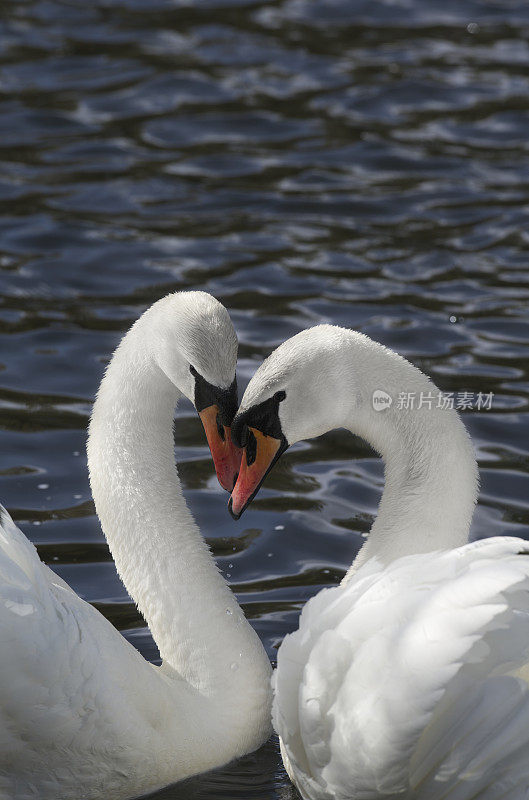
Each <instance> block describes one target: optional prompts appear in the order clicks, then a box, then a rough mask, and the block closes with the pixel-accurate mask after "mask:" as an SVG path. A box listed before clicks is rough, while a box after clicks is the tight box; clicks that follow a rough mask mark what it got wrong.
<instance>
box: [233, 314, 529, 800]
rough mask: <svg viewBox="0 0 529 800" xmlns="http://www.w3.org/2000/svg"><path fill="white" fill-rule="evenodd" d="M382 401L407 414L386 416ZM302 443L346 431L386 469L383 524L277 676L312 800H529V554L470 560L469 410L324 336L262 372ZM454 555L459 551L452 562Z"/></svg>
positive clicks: (375, 350)
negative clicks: (441, 402)
mask: <svg viewBox="0 0 529 800" xmlns="http://www.w3.org/2000/svg"><path fill="white" fill-rule="evenodd" d="M377 390H379V391H380V390H382V391H383V392H386V393H387V394H388V395H389V396H390V397H391V398H392V400H393V402H392V404H391V405H390V406H388V405H386V406H385V407H384V410H382V411H380V410H379V409H378V408H377V407H375V406H374V404H373V403H372V398H373V395H374V393H375V392H376V391H377ZM278 391H281V392H282V394H284V395H285V397H284V400H283V401H281V402H280V404H279V421H280V423H281V429H282V433H283V435H284V436H285V437H286V439H287V441H288V442H289V443H290V444H292V443H294V442H295V441H298V440H299V439H302V438H310V437H312V436H316V435H319V434H321V433H323V432H325V431H327V430H330V429H331V428H334V427H343V428H347V429H349V430H351V431H352V432H353V433H356V434H357V435H359V436H361V437H362V438H364V439H366V440H367V441H368V442H370V443H371V444H372V446H373V447H375V448H376V449H377V450H378V452H379V453H380V454H381V455H382V456H383V458H384V461H385V477H386V481H385V488H384V494H383V496H382V499H381V502H380V506H379V511H378V516H377V518H376V520H375V522H374V524H373V527H372V529H371V531H370V533H369V536H368V539H367V542H366V543H365V544H364V546H363V548H362V550H361V551H360V553H359V555H358V556H357V558H356V559H355V561H354V562H353V565H352V567H351V568H350V570H349V572H348V574H347V575H346V577H345V579H344V581H343V582H342V584H341V585H340V586H338V587H336V588H333V589H326V590H323V591H322V592H320V593H319V594H318V595H317V596H316V597H314V598H313V599H312V600H310V601H309V602H308V603H307V605H306V606H305V608H304V609H303V612H302V614H301V619H300V624H299V630H297V631H296V632H295V633H293V634H291V635H290V636H287V637H286V638H285V640H284V641H283V643H282V645H281V647H280V649H279V652H278V666H277V670H276V672H275V673H274V676H273V679H272V680H273V688H274V701H273V723H274V727H275V729H276V731H277V733H278V734H279V737H280V743H281V753H282V756H283V761H284V764H285V767H286V769H287V772H288V774H289V776H290V777H291V779H292V780H293V782H294V783H295V784H296V785H297V787H298V788H299V790H300V792H301V794H302V795H303V797H305V798H307V799H308V800H331V799H332V800H375V799H376V798H379V799H381V798H402V799H403V798H406V800H472V799H473V798H480V800H501V798H509V800H522V798H523V799H524V800H527V798H529V758H528V757H527V753H528V752H529V691H528V682H529V666H528V664H529V554H528V553H529V546H528V545H527V544H526V543H525V542H523V541H521V540H518V539H507V538H495V539H489V540H486V541H480V542H477V543H475V544H467V545H465V541H466V540H467V538H468V530H469V524H470V520H471V517H472V512H473V508H474V504H475V500H476V493H477V467H476V463H475V459H474V455H473V451H472V446H471V443H470V440H469V437H468V434H467V433H466V430H465V428H464V426H463V425H462V423H461V421H460V420H459V418H458V415H457V414H456V412H455V411H453V410H450V409H443V408H439V407H437V404H436V401H435V399H434V401H433V405H432V403H431V402H430V405H429V406H428V405H425V406H424V407H422V408H418V407H417V405H416V406H415V408H413V409H408V410H406V409H404V408H399V405H398V397H399V395H400V393H401V392H402V393H403V394H404V395H407V394H413V395H414V396H415V397H416V398H417V403H418V400H419V397H420V396H421V395H422V396H429V397H432V396H433V397H434V398H435V387H434V386H433V384H432V383H431V382H430V381H429V380H428V379H427V378H426V377H425V376H424V375H423V374H422V373H421V372H420V371H419V370H418V369H416V368H415V367H413V366H412V365H411V364H409V363H408V362H406V361H405V360H404V359H402V358H400V357H399V356H397V355H396V354H395V353H392V352H391V351H389V350H387V349H386V348H384V347H382V346H381V345H378V344H377V343H375V342H372V341H371V340H370V339H368V338H367V337H366V336H362V335H361V334H357V333H355V332H353V331H348V330H345V329H342V328H334V327H332V326H328V325H323V326H318V327H316V328H312V329H310V330H307V331H303V332H302V333H300V334H298V335H297V336H295V337H293V338H292V339H290V340H288V341H287V342H285V343H284V344H283V345H281V346H280V347H279V348H278V349H277V350H276V351H274V353H272V355H271V356H270V357H269V358H268V359H267V361H266V362H265V363H264V364H263V366H262V367H261V368H260V369H259V370H258V371H257V372H256V374H255V375H254V377H253V378H252V380H251V381H250V384H249V385H248V388H247V391H246V393H245V395H244V398H243V401H242V403H241V410H242V411H244V412H246V413H248V412H249V411H250V410H251V407H252V405H254V404H259V403H262V402H263V401H265V400H267V399H268V398H269V397H270V396H272V395H273V394H274V393H275V392H278ZM453 548H455V549H453Z"/></svg>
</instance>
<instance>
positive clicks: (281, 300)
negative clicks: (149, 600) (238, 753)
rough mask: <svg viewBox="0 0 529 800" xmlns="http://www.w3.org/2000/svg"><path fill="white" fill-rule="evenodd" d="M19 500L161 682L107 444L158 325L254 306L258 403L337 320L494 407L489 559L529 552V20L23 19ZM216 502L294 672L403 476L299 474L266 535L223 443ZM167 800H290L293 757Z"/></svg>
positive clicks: (6, 12) (15, 37) (8, 104)
mask: <svg viewBox="0 0 529 800" xmlns="http://www.w3.org/2000/svg"><path fill="white" fill-rule="evenodd" d="M0 15H1V19H0V36H1V43H2V47H1V63H0V98H1V113H0V161H1V164H0V203H1V206H2V212H3V215H2V219H1V222H0V226H1V232H0V303H1V305H0V337H1V343H0V386H1V388H0V425H1V428H2V430H1V436H0V442H1V444H0V498H1V499H2V500H3V502H4V503H5V505H6V506H7V507H8V508H9V509H10V511H11V512H12V513H13V516H14V517H15V519H16V520H17V522H18V524H19V525H20V526H21V528H22V529H23V530H24V531H25V532H26V533H27V535H28V536H29V537H30V538H31V539H32V540H33V541H34V542H35V543H36V544H37V546H38V548H39V552H40V555H41V557H42V558H43V559H44V560H45V561H46V562H48V563H49V564H50V565H51V566H52V567H53V568H54V569H55V570H56V571H57V572H58V573H59V574H60V575H61V576H62V577H64V578H65V579H66V580H67V581H69V582H70V584H71V585H72V586H73V587H74V589H75V590H76V591H77V592H78V593H79V594H80V595H81V596H82V597H84V598H86V599H87V600H89V601H90V602H92V603H93V604H94V605H95V606H96V607H97V608H99V609H100V610H101V611H102V613H103V614H105V615H106V616H107V617H108V618H109V619H110V620H111V621H112V622H113V623H114V624H115V625H116V626H117V627H118V628H120V630H122V631H123V633H124V635H125V636H126V637H127V638H128V639H129V640H130V641H131V642H133V643H134V644H135V645H136V646H137V647H138V648H139V649H140V651H141V652H142V653H143V654H144V655H145V656H146V657H147V658H149V659H152V660H156V658H157V651H156V647H155V645H154V643H153V641H152V639H151V638H150V635H149V633H148V631H147V630H146V628H145V627H144V623H143V622H142V620H141V619H140V617H139V616H138V614H137V612H136V610H135V608H134V606H133V604H132V603H131V601H130V599H129V598H128V596H127V594H126V592H125V590H124V588H123V586H122V585H121V583H120V581H119V580H118V578H117V576H116V572H115V569H114V566H113V563H112V561H111V559H110V555H109V552H108V549H107V547H106V544H105V541H104V538H103V536H102V534H101V531H100V528H99V524H98V521H97V519H96V517H95V515H94V509H93V505H92V502H91V499H90V492H89V487H88V481H87V475H86V459H85V453H84V447H85V430H86V425H87V420H88V414H89V412H90V407H91V403H92V400H93V397H94V393H95V391H96V389H97V386H98V382H99V380H100V378H101V375H102V372H103V369H104V365H105V363H106V362H107V360H108V358H109V356H110V354H111V352H112V350H113V348H114V347H115V345H116V343H117V342H118V340H119V338H120V336H121V335H122V333H123V332H124V331H125V330H126V329H127V328H128V326H129V325H130V324H131V322H132V321H133V320H134V319H135V318H136V317H137V316H138V315H139V314H140V313H141V312H142V311H143V310H144V309H145V308H146V306H147V305H148V304H150V303H151V302H152V301H154V300H156V299H157V298H159V297H160V296H162V295H163V294H165V293H167V292H169V291H174V290H177V289H188V288H203V289H206V290H208V291H210V292H212V293H213V294H215V295H216V296H217V297H218V298H219V299H220V300H221V301H222V302H223V303H224V304H225V305H226V306H227V307H228V308H229V310H230V313H231V315H232V318H233V321H234V323H235V326H236V328H237V331H238V335H239V339H240V343H241V347H240V356H241V363H240V369H239V376H240V384H242V386H244V385H245V384H246V382H247V380H248V379H249V378H250V376H251V374H252V373H253V371H254V369H255V368H256V366H257V365H258V364H259V363H260V362H261V360H262V359H263V357H264V356H265V355H266V354H268V353H269V352H270V351H271V350H272V349H273V348H274V347H275V346H276V345H277V344H279V343H280V342H281V341H282V340H283V339H285V338H286V337H288V336H291V335H292V334H294V333H296V332H297V331H299V330H300V329H302V328H304V327H307V326H310V325H313V324H315V323H318V322H322V321H326V322H334V323H338V324H341V325H347V326H351V327H353V328H356V329H358V330H361V331H363V332H365V333H367V334H369V336H371V337H373V338H374V339H376V340H378V341H380V342H383V343H384V344H386V345H389V346H390V347H392V348H394V349H395V350H398V351H399V352H400V353H402V354H403V355H404V356H406V357H407V358H409V359H410V360H411V361H413V362H414V363H415V364H417V365H418V366H419V367H420V368H422V369H423V370H424V371H426V372H427V373H429V374H430V375H431V376H432V378H433V379H434V381H435V382H436V383H437V384H438V386H439V387H440V388H441V389H443V390H445V391H450V392H463V391H468V392H480V391H481V392H483V393H488V392H493V393H494V402H493V407H492V409H491V410H489V411H481V412H478V411H475V410H473V411H467V412H465V414H464V418H465V422H466V424H467V426H468V428H469V430H470V432H471V434H472V437H473V440H474V442H475V446H476V449H477V452H478V455H479V460H480V468H481V477H482V488H481V495H480V502H479V507H478V509H477V512H476V515H475V519H474V526H473V535H474V536H490V535H493V534H497V533H504V534H507V533H508V534H514V535H517V536H523V537H526V538H529V479H528V474H527V466H528V451H529V440H528V435H527V433H528V428H527V410H528V390H529V383H528V381H529V377H528V355H529V348H528V344H527V342H528V338H529V336H528V334H529V325H528V315H527V309H528V305H527V301H528V296H529V274H528V271H527V261H528V253H527V246H528V243H529V235H528V218H529V206H528V198H529V143H528V142H529V139H528V131H529V114H528V108H529V101H528V97H529V71H528V69H527V66H528V60H529V5H528V4H527V3H526V2H522V0H497V2H494V1H493V0H481V2H480V1H479V0H475V1H472V0H457V2H455V0H447V1H446V2H443V3H435V2H428V0H385V2H384V1H382V0H379V2H375V1H374V0H372V1H371V2H357V1H356V0H274V1H273V2H255V3H249V2H248V3H246V2H244V0H225V2H215V0H206V1H205V2H200V3H199V2H196V3H195V2H192V0H189V2H187V3H184V2H178V0H95V2H91V3H87V2H85V0H83V1H81V0H62V1H61V0H4V2H3V3H2V7H1V9H0ZM176 442H177V454H178V457H179V459H180V462H181V475H182V479H183V482H184V485H185V488H186V494H187V498H188V501H189V503H190V505H191V507H192V509H193V511H194V513H195V515H196V517H197V519H198V521H199V523H200V525H201V527H202V529H203V531H204V533H205V536H206V537H207V538H208V541H209V542H210V544H211V546H212V549H213V552H214V553H215V554H216V556H217V558H218V563H219V565H220V567H221V568H222V570H223V572H224V573H225V574H226V576H227V577H228V579H229V581H230V582H231V584H232V587H233V590H234V591H235V592H236V594H237V596H238V598H239V599H240V601H241V603H242V605H243V608H244V610H245V613H246V614H247V616H248V617H249V618H250V619H251V621H252V624H254V625H255V628H256V629H257V631H258V632H259V635H260V636H261V637H262V639H263V641H264V642H265V644H266V646H267V648H268V652H269V654H270V657H271V658H272V659H274V655H275V652H276V648H277V645H278V644H279V643H280V642H281V639H282V638H283V636H284V635H285V633H287V632H288V631H290V630H292V629H294V628H295V627H296V624H297V617H298V614H299V610H300V608H301V607H302V605H303V603H304V602H305V601H306V600H307V598H309V597H310V596H311V595H313V594H314V593H315V592H316V591H318V590H319V589H320V588H321V587H323V586H325V585H328V584H332V583H335V582H337V581H339V580H340V578H341V576H342V575H343V574H344V571H345V569H346V568H347V566H348V564H349V563H350V561H351V559H352V557H353V555H354V553H355V552H356V551H357V549H358V547H359V546H360V544H361V542H362V535H363V534H364V533H365V532H366V530H368V529H369V526H370V524H371V521H372V519H373V515H374V514H375V512H376V507H377V503H378V499H379V497H380V492H381V488H382V467H381V464H380V462H379V460H378V459H377V458H376V457H375V456H374V454H373V453H372V452H371V451H370V450H369V449H368V448H367V447H366V446H365V445H363V444H362V443H361V442H359V441H356V440H354V439H353V438H352V437H350V436H346V435H345V434H344V433H343V432H334V433H331V434H329V435H327V436H325V437H323V438H321V439H319V440H315V441H312V442H310V443H303V444H300V445H298V446H297V447H295V448H293V449H292V450H291V451H289V452H288V453H287V454H286V456H285V457H284V458H283V461H282V464H281V465H279V466H278V467H277V468H276V469H275V471H274V472H273V473H272V474H271V475H270V477H269V479H268V481H267V483H266V487H265V488H264V489H263V490H262V491H261V493H260V495H259V497H258V499H257V500H256V501H255V502H254V504H253V507H252V508H251V509H250V510H249V511H248V512H247V513H246V514H245V515H244V516H243V518H242V519H241V521H240V522H237V523H235V522H233V521H232V520H231V519H230V518H229V516H228V514H227V513H226V512H225V505H226V496H225V495H224V494H223V493H222V492H221V490H220V489H219V487H218V485H217V483H216V480H215V477H214V472H213V468H212V463H211V460H210V457H209V452H208V450H207V448H206V443H205V439H204V436H203V432H202V429H201V425H200V422H199V420H198V418H196V417H195V415H194V414H193V413H192V410H191V408H190V406H186V407H183V408H182V409H181V411H180V412H179V415H178V418H177V421H176ZM157 797H159V798H160V800H161V798H162V797H163V798H166V800H169V798H175V799H176V798H184V797H185V798H187V797H196V798H208V799H209V798H220V797H224V798H234V799H235V798H241V800H248V798H258V799H259V800H264V799H265V798H290V797H293V792H292V790H291V789H290V787H289V783H288V780H287V779H286V777H285V775H284V772H283V770H282V767H281V766H280V759H279V756H278V754H277V750H276V745H275V743H274V742H273V741H272V742H270V743H269V744H268V745H266V746H265V747H264V748H262V749H261V750H260V751H259V752H258V753H256V754H253V755H251V756H249V757H248V758H246V759H243V760H242V761H240V762H238V763H235V764H234V765H231V766H230V767H229V768H226V769H222V770H218V771H216V772H214V773H212V774H210V775H207V776H203V777H201V778H198V779H196V780H193V781H190V782H188V783H187V784H186V785H185V786H183V787H182V786H180V787H177V788H173V789H170V790H166V792H164V793H160V794H159V795H157Z"/></svg>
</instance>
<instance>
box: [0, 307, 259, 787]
mask: <svg viewBox="0 0 529 800" xmlns="http://www.w3.org/2000/svg"><path fill="white" fill-rule="evenodd" d="M211 331H213V333H214V335H211ZM234 340H235V334H234V331H233V326H232V324H231V321H230V320H229V316H228V314H227V312H226V310H225V309H224V308H223V307H222V306H221V305H220V303H218V302H217V301H216V300H214V298H212V297H210V296H209V295H205V294H204V293H183V294H176V295H170V296H168V297H166V298H164V299H163V300H161V301H159V302H158V303H156V304H155V305H154V306H153V307H152V308H151V309H149V310H148V311H147V312H146V313H145V314H144V316H143V317H142V318H141V319H140V320H139V321H138V322H137V323H136V324H135V325H134V326H133V328H132V329H131V331H130V332H129V333H128V334H127V335H126V336H125V338H124V339H123V341H122V342H121V344H120V346H119V347H118V349H117V351H116V353H115V354H114V357H113V359H112V361H111V363H110V365H109V367H108V370H107V373H106V376H105V378H104V379H103V382H102V385H101V388H100V391H99V394H98V398H97V401H96V404H95V406H94V412H93V415H92V420H91V425H90V438H89V447H88V456H89V458H88V460H89V467H90V479H91V484H92V490H93V494H94V499H95V502H96V508H97V511H98V514H99V516H100V519H101V522H102V526H103V530H104V532H105V534H106V536H107V539H108V542H109V545H110V548H111V550H112V553H113V555H114V557H115V561H116V566H117V568H118V571H119V573H120V575H121V577H122V578H123V580H124V583H125V585H126V587H127V588H128V590H129V593H130V595H131V596H132V597H133V598H134V599H135V601H136V602H137V604H138V606H139V607H140V610H141V611H142V613H143V614H144V616H145V618H146V620H147V622H148V623H149V626H150V628H151V632H152V633H153V636H154V638H155V640H156V642H157V644H158V645H159V649H160V652H161V655H162V657H163V664H162V666H161V667H154V666H153V665H151V664H149V663H148V662H146V661H145V660H144V659H143V658H142V657H141V656H140V654H139V653H138V652H137V651H136V650H135V649H134V648H133V647H132V646H131V645H130V644H129V643H128V642H127V641H126V640H125V639H124V638H123V637H122V636H121V635H120V634H119V633H118V632H117V631H116V630H115V629H114V628H113V627H112V625H110V623H109V622H107V620H105V619H104V617H102V616H101V614H99V613H98V612H97V611H96V610H95V609H94V608H92V607H91V606H90V605H88V604H87V603H85V602H84V601H83V600H81V599H80V598H79V597H78V596H77V595H76V594H75V593H74V592H73V591H72V590H71V589H70V587H69V586H68V585H67V584H66V583H65V582H64V581H62V580H61V579H60V578H59V577H58V576H57V575H55V574H54V573H53V572H52V571H51V570H50V569H49V568H48V567H47V566H45V565H44V564H42V562H41V561H40V560H39V558H38V556H37V553H36V550H35V548H34V547H33V545H32V544H31V543H30V542H29V541H28V540H27V539H26V537H25V536H24V535H23V534H22V533H21V531H20V530H19V529H18V528H17V527H16V526H15V525H14V524H13V522H12V520H11V518H10V517H9V516H8V514H7V513H6V512H5V511H4V510H2V518H1V527H0V642H1V650H0V800H36V799H37V798H38V800H59V799H60V800H79V798H86V799H87V800H88V799H90V800H96V798H99V799H101V800H103V798H110V797H111V798H112V800H121V799H124V798H131V797H137V796H139V795H141V794H144V793H146V792H148V791H152V790H154V789H157V788H159V787H161V786H163V785H165V784H168V783H172V782H174V781H177V780H180V779H182V778H185V777H187V776H189V775H192V774H195V773H198V772H201V771H205V770H207V769H210V768H212V767H214V766H218V765H220V764H222V763H226V762H227V761H229V760H231V759H232V758H235V757H236V756H238V755H242V754H244V753H246V752H249V751H251V750H253V749H255V747H257V746H258V745H259V744H260V743H261V742H262V741H264V740H265V739H266V738H267V736H268V734H269V726H270V722H269V719H270V692H269V687H268V680H269V674H270V665H269V662H268V659H267V657H266V654H265V653H264V650H263V648H262V645H261V643H260V642H259V639H258V637H257V636H256V634H255V633H254V631H253V630H252V628H251V627H250V625H249V624H248V623H247V622H246V620H245V619H244V616H243V614H242V612H241V610H240V608H239V606H238V605H237V603H236V601H235V599H234V597H233V595H232V593H231V592H230V590H229V588H228V587H227V585H226V584H225V582H224V580H223V579H222V578H221V576H220V574H219V572H218V570H217V568H216V566H215V564H214V562H213V559H212V557H211V554H210V552H209V550H208V548H207V546H206V545H205V542H204V540H203V539H202V537H201V536H200V531H199V530H198V528H197V526H196V524H195V522H194V520H193V518H192V517H191V514H190V513H189V511H188V509H187V506H186V504H185V500H184V498H183V495H182V491H181V487H180V483H179V481H178V477H177V474H176V470H175V465H174V445H173V434H172V422H173V413H174V407H175V404H176V402H177V400H178V397H179V396H180V394H181V392H182V391H183V392H185V393H186V394H187V395H188V397H189V398H190V399H191V400H192V399H193V383H192V379H191V373H190V363H189V359H190V358H192V359H193V366H195V368H197V369H199V370H200V371H201V374H202V375H203V377H205V378H206V380H210V381H215V382H216V385H220V386H223V387H225V386H229V385H230V383H231V382H232V380H233V375H234V371H235V359H236V340H235V347H234ZM211 348H213V349H214V352H213V353H212V352H210V349H211Z"/></svg>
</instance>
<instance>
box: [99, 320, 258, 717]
mask: <svg viewBox="0 0 529 800" xmlns="http://www.w3.org/2000/svg"><path fill="white" fill-rule="evenodd" d="M140 322H141V321H140ZM147 338H148V332H147V331H145V330H142V329H141V326H138V323H137V324H136V326H134V328H133V329H132V330H131V331H130V332H129V334H128V335H127V336H126V337H125V339H124V340H123V341H122V343H121V345H120V346H119V348H118V349H117V351H116V353H115V354H114V357H113V359H112V362H111V364H110V365H109V367H108V370H107V373H106V375H105V377H104V379H103V382H102V384H101V387H100V390H99V393H98V396H97V400H96V403H95V406H94V410H93V415H92V420H91V423H90V432H89V442H88V463H89V470H90V481H91V486H92V492H93V496H94V501H95V505H96V509H97V513H98V515H99V518H100V520H101V524H102V527H103V531H104V533H105V535H106V537H107V540H108V543H109V546H110V550H111V552H112V555H113V557H114V560H115V563H116V567H117V569H118V572H119V574H120V576H121V578H122V580H123V582H124V584H125V586H126V588H127V590H128V592H129V594H130V595H131V597H132V598H133V599H134V601H135V602H136V603H137V605H138V608H139V609H140V611H141V613H142V614H143V616H144V617H145V619H146V621H147V623H148V625H149V628H150V630H151V633H152V635H153V637H154V639H155V641H156V643H157V645H158V648H159V650H160V654H161V657H162V659H163V661H164V669H165V671H166V672H167V671H168V673H169V674H174V673H173V672H172V670H174V671H176V673H178V674H179V675H180V676H181V677H182V678H183V679H184V680H185V681H186V682H187V684H188V685H190V686H191V687H193V689H196V690H197V691H198V692H199V693H200V694H201V695H203V696H208V697H216V698H219V699H220V700H221V702H222V704H223V706H224V707H225V709H228V708H230V706H231V707H232V708H235V707H237V704H238V703H239V702H240V699H241V697H244V696H246V697H247V698H252V697H255V696H257V695H259V696H260V702H261V703H262V698H263V692H264V693H266V689H267V685H268V674H269V669H270V666H269V662H268V659H267V658H266V655H265V654H264V650H263V648H262V646H261V644H260V642H259V639H258V637H257V636H256V634H255V633H254V631H253V630H252V628H251V627H250V625H249V624H248V623H247V621H246V620H245V618H244V615H243V614H242V611H241V609H240V608H239V606H238V604H237V602H236V600H235V598H234V597H233V595H232V593H231V591H230V590H229V588H228V587H227V585H226V584H225V582H224V580H223V579H222V577H221V576H220V574H219V572H218V569H217V567H216V565H215V563H214V561H213V559H212V557H211V554H210V552H209V549H208V547H207V545H206V543H205V542H204V540H203V538H202V536H201V535H200V532H199V530H198V528H197V526H196V524H195V522H194V520H193V518H192V516H191V514H190V512H189V511H188V509H187V506H186V503H185V500H184V498H183V495H182V490H181V487H180V482H179V479H178V476H177V472H176V468H175V462H174V445H173V414H174V409H175V405H176V403H177V400H178V397H179V396H180V393H179V391H178V390H177V389H176V388H175V387H174V386H173V384H172V383H171V382H170V381H169V379H168V378H167V377H166V376H165V375H164V373H163V372H162V371H161V370H160V368H159V367H158V366H157V365H156V363H155V362H154V359H153V358H152V357H151V356H150V355H149V352H148V348H146V346H145V344H144V342H145V340H146V339H147ZM171 668H172V669H171ZM250 705H251V703H250Z"/></svg>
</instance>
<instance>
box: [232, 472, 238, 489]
mask: <svg viewBox="0 0 529 800" xmlns="http://www.w3.org/2000/svg"><path fill="white" fill-rule="evenodd" d="M238 477H239V473H238V472H236V473H235V477H234V479H233V485H234V486H235V484H236V483H237V478H238Z"/></svg>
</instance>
